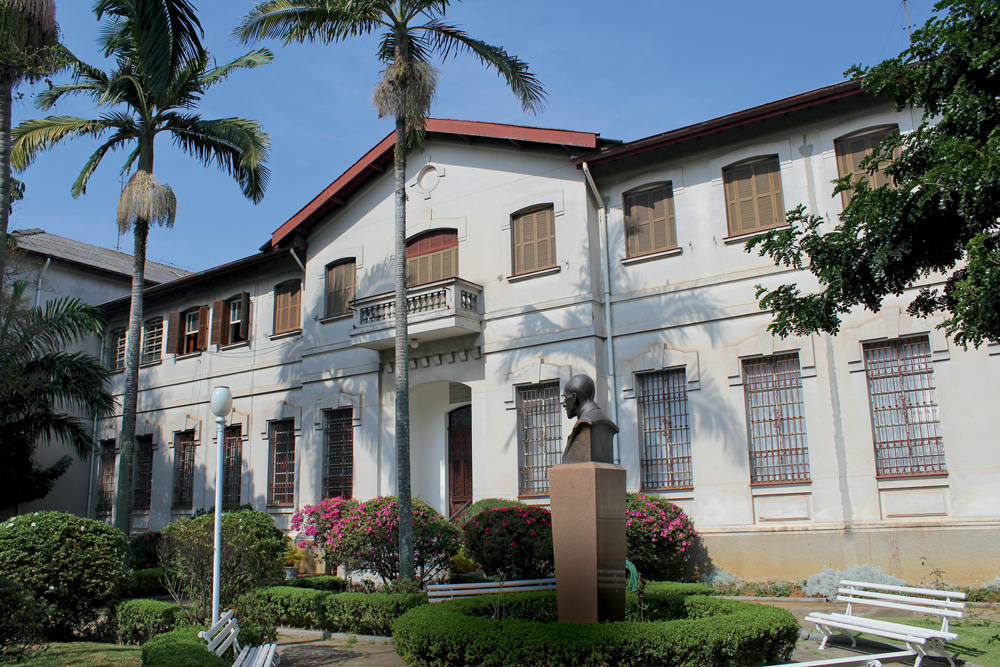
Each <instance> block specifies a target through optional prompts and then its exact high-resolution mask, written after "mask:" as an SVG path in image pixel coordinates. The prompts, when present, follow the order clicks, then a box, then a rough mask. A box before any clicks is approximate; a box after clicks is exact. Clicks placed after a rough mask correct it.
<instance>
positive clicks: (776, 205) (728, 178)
mask: <svg viewBox="0 0 1000 667" xmlns="http://www.w3.org/2000/svg"><path fill="white" fill-rule="evenodd" d="M764 165H767V166H768V167H773V169H768V172H767V173H768V174H769V176H768V181H769V190H768V191H767V192H763V193H759V192H758V191H757V186H758V183H757V175H758V174H757V171H756V170H757V167H759V166H764ZM748 168H749V169H750V177H749V179H741V178H737V177H736V174H737V172H738V171H739V170H743V169H748ZM742 180H749V181H750V186H751V190H752V193H751V195H750V196H749V197H741V196H740V193H739V185H738V184H739V183H740V182H741V181H742ZM775 185H777V188H775ZM722 190H723V197H725V201H726V225H727V231H728V233H729V237H730V238H732V237H739V236H744V235H748V234H758V233H760V232H765V231H767V230H770V229H777V228H779V227H785V226H787V224H788V221H787V220H786V218H785V200H784V186H783V184H782V180H781V158H780V156H778V155H774V154H772V155H759V156H756V157H752V158H748V159H746V160H740V161H739V162H735V163H733V164H730V165H727V166H725V167H723V168H722ZM765 197H770V198H771V203H770V206H771V208H772V213H773V216H772V219H771V220H770V221H769V222H766V223H765V222H763V221H762V219H761V206H760V205H761V202H762V201H763V199H764V198H765ZM775 198H776V199H777V202H775V201H774V199H775ZM743 201H750V202H751V203H752V206H753V218H754V223H755V224H754V226H753V228H751V229H746V228H745V220H744V219H743V217H742V213H741V211H742V206H741V205H740V204H741V202H743Z"/></svg>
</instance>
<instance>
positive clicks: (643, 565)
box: [625, 493, 698, 580]
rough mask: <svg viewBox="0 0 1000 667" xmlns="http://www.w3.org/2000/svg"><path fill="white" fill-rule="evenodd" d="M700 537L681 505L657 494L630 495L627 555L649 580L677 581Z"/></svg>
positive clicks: (627, 516) (626, 516)
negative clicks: (678, 505)
mask: <svg viewBox="0 0 1000 667" xmlns="http://www.w3.org/2000/svg"><path fill="white" fill-rule="evenodd" d="M697 538H698V533H697V532H695V529H694V524H693V523H691V519H689V518H688V517H687V515H686V514H684V512H682V511H681V509H680V508H679V507H677V505H674V504H673V503H672V502H670V501H668V500H665V499H663V498H658V497H656V496H645V495H642V494H639V493H629V494H626V499H625V542H626V554H627V558H628V559H629V560H630V561H632V563H633V564H634V565H635V566H636V569H638V570H639V573H640V574H641V575H642V576H643V578H645V579H652V580H676V579H677V578H678V575H679V574H680V572H681V570H682V569H683V565H684V563H685V561H686V560H687V558H688V557H689V556H691V552H692V546H693V545H694V542H695V540H696V539H697Z"/></svg>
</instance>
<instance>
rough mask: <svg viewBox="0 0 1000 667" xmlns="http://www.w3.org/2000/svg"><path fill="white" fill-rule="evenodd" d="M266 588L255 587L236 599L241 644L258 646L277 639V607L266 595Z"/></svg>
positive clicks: (235, 607)
mask: <svg viewBox="0 0 1000 667" xmlns="http://www.w3.org/2000/svg"><path fill="white" fill-rule="evenodd" d="M266 590H267V589H265V588H256V589H254V590H252V591H250V592H248V593H244V594H243V595H241V596H240V597H239V599H238V600H236V605H235V606H234V609H235V610H236V620H237V621H238V622H239V625H240V636H239V640H240V644H241V645H243V646H260V645H261V644H270V643H272V642H275V641H277V640H278V607H277V605H276V604H274V602H273V601H271V600H270V599H269V598H268V597H267V594H266Z"/></svg>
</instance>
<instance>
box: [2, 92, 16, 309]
mask: <svg viewBox="0 0 1000 667" xmlns="http://www.w3.org/2000/svg"><path fill="white" fill-rule="evenodd" d="M13 91H14V80H13V79H12V78H10V76H8V75H2V76H0V290H2V289H3V288H4V282H3V281H4V278H5V277H6V274H5V271H6V269H7V225H8V222H9V216H10V115H11V95H12V94H13Z"/></svg>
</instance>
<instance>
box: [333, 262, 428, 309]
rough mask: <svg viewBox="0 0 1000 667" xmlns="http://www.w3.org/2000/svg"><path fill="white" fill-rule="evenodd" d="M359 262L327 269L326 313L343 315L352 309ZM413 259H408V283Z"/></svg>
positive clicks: (341, 264) (344, 263) (346, 263)
mask: <svg viewBox="0 0 1000 667" xmlns="http://www.w3.org/2000/svg"><path fill="white" fill-rule="evenodd" d="M356 266H357V264H356V263H355V262H354V261H353V260H352V261H349V262H342V263H340V264H336V265H334V266H331V267H329V268H328V269H327V270H326V289H327V293H326V314H327V315H328V316H330V315H342V314H344V313H347V312H349V311H350V310H351V305H350V304H351V301H352V300H353V299H354V280H355V275H354V274H355V271H356V268H355V267H356ZM413 266H414V263H413V260H407V261H406V268H407V283H408V284H409V280H410V277H409V272H410V270H411V269H412V268H413Z"/></svg>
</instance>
